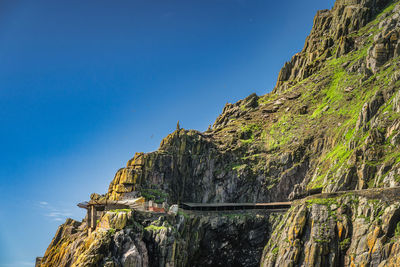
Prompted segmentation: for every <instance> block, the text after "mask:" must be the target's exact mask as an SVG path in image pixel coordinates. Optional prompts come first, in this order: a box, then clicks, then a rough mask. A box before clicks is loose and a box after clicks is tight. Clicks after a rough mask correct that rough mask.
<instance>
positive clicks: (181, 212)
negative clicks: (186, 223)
mask: <svg viewBox="0 0 400 267" xmlns="http://www.w3.org/2000/svg"><path fill="white" fill-rule="evenodd" d="M178 215H181V216H183V217H184V218H185V219H186V220H187V219H189V218H190V215H189V214H187V213H186V212H184V211H183V210H178Z"/></svg>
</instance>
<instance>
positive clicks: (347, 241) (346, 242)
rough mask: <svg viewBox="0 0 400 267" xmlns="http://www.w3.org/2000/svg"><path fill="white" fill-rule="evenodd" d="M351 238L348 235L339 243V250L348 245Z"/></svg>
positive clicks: (344, 248) (346, 247)
mask: <svg viewBox="0 0 400 267" xmlns="http://www.w3.org/2000/svg"><path fill="white" fill-rule="evenodd" d="M350 243H351V239H350V238H349V237H348V238H346V239H344V240H343V241H341V242H340V243H339V247H340V250H342V251H344V250H347V249H348V248H349V247H350Z"/></svg>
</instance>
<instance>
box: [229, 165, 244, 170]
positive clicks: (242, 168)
mask: <svg viewBox="0 0 400 267" xmlns="http://www.w3.org/2000/svg"><path fill="white" fill-rule="evenodd" d="M246 167H247V164H235V165H233V167H232V170H234V171H241V170H244V169H245V168H246Z"/></svg>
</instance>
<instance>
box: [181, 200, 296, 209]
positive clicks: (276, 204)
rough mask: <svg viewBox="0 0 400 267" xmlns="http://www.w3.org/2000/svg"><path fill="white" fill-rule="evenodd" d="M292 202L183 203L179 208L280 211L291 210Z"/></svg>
mask: <svg viewBox="0 0 400 267" xmlns="http://www.w3.org/2000/svg"><path fill="white" fill-rule="evenodd" d="M291 205H292V202H271V203H187V202H184V203H181V204H179V207H180V208H181V209H183V210H201V211H224V210H254V209H263V210H280V209H289V208H290V207H291Z"/></svg>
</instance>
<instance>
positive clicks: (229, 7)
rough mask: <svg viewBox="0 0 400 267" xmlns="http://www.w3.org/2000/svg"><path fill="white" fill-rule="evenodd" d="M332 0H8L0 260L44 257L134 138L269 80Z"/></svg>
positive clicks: (148, 142)
mask: <svg viewBox="0 0 400 267" xmlns="http://www.w3.org/2000/svg"><path fill="white" fill-rule="evenodd" d="M333 2H334V1H333V0H326V1H321V0H303V1H298V0H286V1H268V0H179V1H178V0H118V1H111V0H85V1H83V0H65V1H61V0H46V1H45V0H35V1H32V0H1V2H0V151H1V156H0V157H1V158H0V200H1V203H2V204H1V209H0V267H2V266H13V267H14V266H15V267H19V266H34V259H35V257H36V256H42V255H43V253H44V252H45V249H46V247H47V245H48V244H49V243H50V241H51V239H52V238H53V236H54V234H55V232H56V229H57V227H58V225H59V224H61V223H62V222H63V221H64V220H65V218H67V217H72V218H74V219H77V220H81V219H82V218H83V216H84V211H83V210H80V209H79V208H78V207H76V204H77V203H78V202H80V201H84V200H87V199H88V198H89V195H90V193H92V192H98V193H105V192H106V190H107V188H108V185H109V182H110V181H111V180H112V178H113V176H114V174H115V172H116V171H117V170H118V169H119V168H120V167H123V166H125V164H126V162H127V161H128V159H130V158H131V157H132V156H133V155H134V153H135V152H136V151H143V152H149V151H153V150H156V149H157V148H158V145H159V143H160V141H161V139H162V138H163V137H164V136H166V135H167V134H168V133H170V132H171V131H173V130H174V129H175V127H176V122H177V120H179V121H180V125H181V127H183V128H193V129H198V130H201V131H204V130H206V129H207V127H208V125H210V124H212V123H213V122H214V120H215V118H216V117H217V116H218V114H219V113H220V112H221V111H222V108H223V106H224V105H225V103H226V102H235V101H237V100H239V99H242V98H244V97H246V96H247V95H249V94H251V93H253V92H256V93H257V94H259V95H263V94H265V93H267V92H269V91H270V90H271V89H272V88H273V86H274V84H275V81H276V77H277V75H278V72H279V70H280V68H281V67H282V65H283V64H284V62H285V61H287V60H289V59H290V58H291V56H292V55H293V54H294V53H296V52H298V51H300V50H301V49H302V47H303V44H304V40H305V38H306V35H307V34H308V33H309V31H310V29H311V26H312V21H313V17H314V15H315V13H316V11H317V10H318V9H325V8H331V7H332V6H333Z"/></svg>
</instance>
